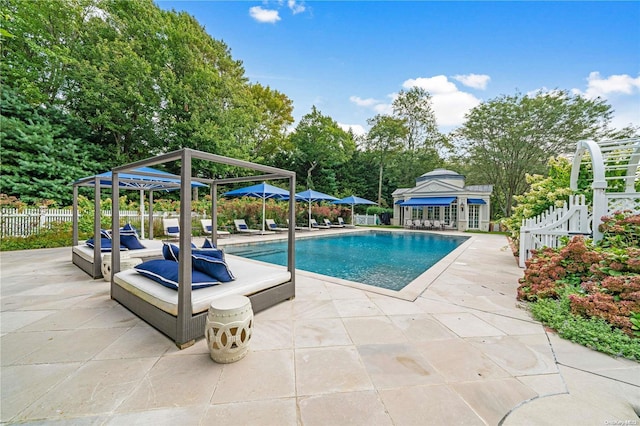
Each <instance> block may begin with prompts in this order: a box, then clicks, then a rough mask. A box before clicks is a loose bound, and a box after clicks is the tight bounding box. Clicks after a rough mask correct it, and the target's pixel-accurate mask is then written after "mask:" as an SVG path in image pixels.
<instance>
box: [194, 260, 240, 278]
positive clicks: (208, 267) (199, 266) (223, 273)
mask: <svg viewBox="0 0 640 426" xmlns="http://www.w3.org/2000/svg"><path fill="white" fill-rule="evenodd" d="M191 259H192V260H193V269H194V270H196V271H200V272H204V273H205V274H207V275H209V276H212V277H213V278H215V279H217V280H218V281H220V282H223V283H226V282H229V281H233V280H235V279H236V277H234V276H233V274H232V273H231V270H230V269H229V266H228V265H227V263H226V262H225V261H224V260H221V259H216V258H213V257H209V256H205V255H201V254H192V255H191Z"/></svg>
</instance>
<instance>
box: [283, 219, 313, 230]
mask: <svg viewBox="0 0 640 426" xmlns="http://www.w3.org/2000/svg"><path fill="white" fill-rule="evenodd" d="M287 226H291V222H289V219H287ZM293 229H295V230H296V231H307V230H309V228H307V227H304V226H298V225H296V226H295V227H294V228H293ZM314 231H317V229H314Z"/></svg>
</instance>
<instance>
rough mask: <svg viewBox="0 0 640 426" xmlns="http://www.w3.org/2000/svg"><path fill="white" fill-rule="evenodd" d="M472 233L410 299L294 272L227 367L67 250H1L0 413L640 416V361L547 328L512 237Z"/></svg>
mask: <svg viewBox="0 0 640 426" xmlns="http://www.w3.org/2000/svg"><path fill="white" fill-rule="evenodd" d="M468 235H471V236H472V241H471V242H470V244H468V245H466V246H465V248H464V250H463V251H462V252H461V253H460V254H459V255H458V256H457V257H456V258H455V259H453V260H452V262H451V263H450V264H449V265H448V267H446V268H444V269H443V271H442V273H440V274H439V275H438V276H437V277H436V278H435V280H434V281H433V282H432V283H431V284H430V285H429V286H428V288H427V289H426V290H425V291H424V292H423V293H422V294H421V295H420V296H419V297H418V298H417V299H416V300H415V301H406V300H402V299H398V298H394V297H389V296H386V295H381V294H376V293H373V292H368V291H366V290H362V289H358V288H352V287H348V286H344V285H340V284H336V283H334V282H331V280H330V279H321V277H318V276H317V275H312V274H306V273H304V272H299V273H298V274H297V295H296V298H295V299H294V300H292V301H287V302H283V303H281V304H279V305H277V306H274V307H272V308H270V309H268V310H266V311H264V312H261V313H258V314H256V316H255V325H254V330H253V332H254V334H253V337H252V341H251V346H250V351H249V354H248V355H247V356H246V357H245V358H244V359H242V360H241V361H239V362H237V363H234V364H225V365H222V364H216V363H214V362H213V361H212V360H211V359H210V358H209V354H208V352H207V348H206V342H205V341H204V340H199V341H197V342H196V344H195V345H194V346H192V347H190V348H187V349H185V350H182V351H181V350H178V349H177V348H176V346H175V345H174V344H173V343H172V342H171V341H170V340H169V339H168V338H166V337H165V336H163V335H162V334H160V333H159V332H157V331H156V330H155V329H153V328H151V327H150V326H148V325H147V324H146V323H145V322H143V321H141V320H140V319H139V318H137V317H136V316H134V315H133V314H131V313H130V312H129V311H127V310H126V309H124V308H123V307H121V306H120V305H119V304H118V303H117V302H114V301H113V300H111V299H110V297H109V283H107V282H104V281H103V280H92V279H90V278H89V277H88V275H86V274H85V273H84V272H82V271H81V270H80V269H79V268H77V267H76V266H74V265H73V264H72V263H71V249H70V248H60V249H43V250H29V251H20V252H3V253H0V268H1V275H0V280H1V281H0V290H1V292H0V301H1V305H2V307H1V313H0V325H1V333H2V334H1V338H0V349H1V398H2V399H1V414H0V421H1V422H2V423H3V424H13V423H22V422H24V423H29V424H47V425H50V424H83V425H84V424H87V425H93V424H96V425H97V424H99V425H121V424H133V423H136V424H154V425H161V424H181V425H182V424H184V425H192V424H193V425H198V424H202V425H207V424H233V425H252V426H253V425H305V426H312V425H397V426H398V425H425V424H429V425H431V424H433V425H441V424H471V425H498V424H503V425H525V424H535V425H540V424H594V425H596V424H597V425H604V424H626V425H630V424H640V418H639V417H638V414H637V413H640V364H639V363H636V362H633V361H630V360H626V359H619V358H613V357H610V356H606V355H603V354H600V353H597V352H594V351H591V350H589V349H587V348H584V347H582V346H579V345H576V344H573V343H570V342H568V341H565V340H563V339H561V338H559V337H557V336H556V335H555V334H554V333H553V332H550V331H547V330H545V329H544V328H543V327H542V326H541V325H540V324H539V323H537V322H536V321H534V320H533V319H532V318H531V317H530V315H529V313H528V312H527V311H526V310H525V309H523V308H522V307H521V306H520V305H519V304H518V303H517V302H516V300H515V292H516V287H517V281H518V278H520V277H521V276H522V273H523V271H522V270H521V269H520V268H518V267H517V265H516V260H515V259H514V257H513V256H512V254H511V252H510V250H509V248H508V245H507V241H506V239H505V237H503V236H499V235H489V234H476V235H473V234H468ZM252 238H262V237H252ZM616 422H620V423H616ZM625 422H626V423H625Z"/></svg>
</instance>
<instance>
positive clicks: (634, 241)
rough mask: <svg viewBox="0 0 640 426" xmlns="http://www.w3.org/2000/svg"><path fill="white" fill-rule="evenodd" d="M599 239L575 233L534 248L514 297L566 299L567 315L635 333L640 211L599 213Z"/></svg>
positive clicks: (639, 276) (639, 278)
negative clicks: (563, 241) (556, 244)
mask: <svg viewBox="0 0 640 426" xmlns="http://www.w3.org/2000/svg"><path fill="white" fill-rule="evenodd" d="M603 221H604V222H603V224H602V225H601V227H600V230H601V231H602V232H603V233H604V237H603V239H602V241H601V242H600V243H599V244H598V245H593V244H590V243H588V242H587V241H585V240H584V239H583V238H582V237H574V238H573V239H572V240H570V241H569V243H568V244H567V245H566V246H565V247H562V248H559V249H550V248H545V249H542V250H539V251H538V252H536V253H535V254H534V256H533V257H532V258H531V259H530V260H529V261H528V262H527V270H526V271H525V274H524V277H523V278H521V279H520V286H519V287H518V299H520V300H526V301H533V302H536V301H540V300H543V299H558V300H559V299H562V298H563V297H566V298H567V299H568V307H569V309H570V312H571V314H573V315H575V316H579V317H583V318H587V319H592V318H594V319H595V318H597V319H601V320H604V321H606V322H607V323H608V324H609V325H610V326H611V327H613V328H617V329H620V330H621V331H622V332H624V333H625V334H627V335H628V336H631V337H633V336H636V334H637V332H638V331H637V325H635V323H636V322H637V318H638V314H640V215H637V214H635V215H634V214H632V212H630V211H625V212H616V213H614V214H613V215H612V216H611V217H604V218H603Z"/></svg>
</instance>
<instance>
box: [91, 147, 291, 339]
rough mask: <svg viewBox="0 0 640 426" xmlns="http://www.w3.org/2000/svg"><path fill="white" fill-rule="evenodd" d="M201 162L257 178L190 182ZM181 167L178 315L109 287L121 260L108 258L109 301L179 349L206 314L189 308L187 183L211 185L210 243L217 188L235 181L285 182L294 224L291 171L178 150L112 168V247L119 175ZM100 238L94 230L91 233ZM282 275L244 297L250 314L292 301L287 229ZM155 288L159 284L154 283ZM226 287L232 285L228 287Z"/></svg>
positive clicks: (200, 332) (199, 332) (199, 330)
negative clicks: (166, 165)
mask: <svg viewBox="0 0 640 426" xmlns="http://www.w3.org/2000/svg"><path fill="white" fill-rule="evenodd" d="M194 159H196V160H204V161H210V162H213V163H218V164H226V165H230V166H235V167H239V168H245V169H249V170H253V171H258V172H262V173H264V174H262V175H259V176H244V177H237V178H227V179H214V180H209V179H199V178H196V177H193V171H192V161H193V160H194ZM176 161H179V162H180V231H181V232H180V247H181V249H180V255H179V264H180V267H179V286H178V291H177V292H178V306H177V315H176V316H174V315H171V314H169V313H167V312H165V311H163V310H162V309H159V308H157V307H156V306H154V305H153V304H151V303H149V302H147V301H145V300H143V299H142V298H140V297H138V296H136V295H135V294H133V293H132V292H129V291H127V290H125V289H123V288H122V287H121V286H119V285H118V284H116V283H115V282H114V279H115V277H116V275H117V274H118V272H119V271H120V256H119V255H118V256H116V255H115V254H116V253H118V254H119V252H115V251H114V252H113V254H114V255H113V256H112V257H111V270H112V275H111V298H112V299H114V300H117V301H118V302H120V303H121V304H122V305H123V306H125V307H126V308H127V309H129V310H130V311H131V312H133V313H134V314H136V315H137V316H139V317H140V318H141V319H143V320H144V321H146V322H147V323H149V324H150V325H152V326H153V327H155V328H156V329H158V330H159V331H161V332H162V333H164V334H166V335H167V336H169V337H170V338H171V339H172V340H174V342H175V343H176V345H177V346H178V347H179V348H185V347H188V346H191V345H192V344H193V343H194V342H195V339H197V338H199V337H202V336H204V328H205V320H206V316H207V311H204V312H200V313H196V314H194V313H193V308H192V291H198V290H192V289H191V270H192V269H191V268H192V266H191V265H192V262H191V239H190V236H191V185H190V182H191V181H192V180H193V181H199V182H202V183H206V184H209V185H210V191H211V200H212V206H211V216H212V224H213V227H214V229H213V231H214V232H212V239H213V241H214V244H215V243H217V241H216V240H217V232H215V230H216V228H217V212H216V210H217V206H216V199H217V187H218V185H221V184H229V183H236V182H251V181H265V180H273V179H288V180H289V221H290V223H295V186H296V179H295V172H291V171H288V170H283V169H278V168H275V167H269V166H264V165H261V164H255V163H251V162H248V161H242V160H237V159H233V158H229V157H223V156H220V155H215V154H210V153H206V152H202V151H196V150H192V149H189V148H183V149H180V150H177V151H173V152H170V153H167V154H163V155H159V156H157V157H153V158H149V159H146V160H142V161H138V162H135V163H131V164H128V165H124V166H120V167H116V168H114V169H113V170H112V181H113V185H112V191H113V193H112V212H113V216H112V238H113V241H114V243H113V244H114V245H115V246H116V247H117V244H118V243H117V242H119V241H120V214H119V211H120V205H119V203H120V202H119V198H120V193H119V189H120V185H119V179H120V178H119V175H120V173H129V174H131V173H134V174H135V170H134V169H136V168H139V167H143V166H153V165H158V164H163V163H168V162H176ZM96 234H99V229H98V231H97V232H96ZM287 270H288V271H289V274H290V280H289V281H287V282H283V283H279V284H277V285H274V286H272V287H269V288H266V289H264V290H262V291H259V292H256V293H254V294H248V295H246V296H248V297H249V299H251V303H252V308H253V311H254V312H258V311H261V310H263V309H266V308H268V307H270V306H273V305H275V304H277V303H279V302H282V301H284V300H287V299H292V298H293V297H295V230H294V227H293V226H292V227H291V228H290V230H289V232H288V256H287ZM158 285H160V284H158ZM225 285H230V286H231V285H233V282H230V283H226V284H225Z"/></svg>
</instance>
